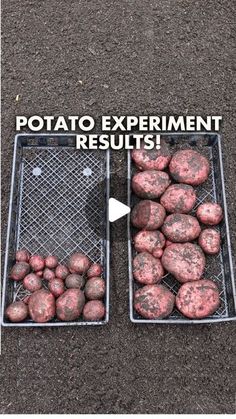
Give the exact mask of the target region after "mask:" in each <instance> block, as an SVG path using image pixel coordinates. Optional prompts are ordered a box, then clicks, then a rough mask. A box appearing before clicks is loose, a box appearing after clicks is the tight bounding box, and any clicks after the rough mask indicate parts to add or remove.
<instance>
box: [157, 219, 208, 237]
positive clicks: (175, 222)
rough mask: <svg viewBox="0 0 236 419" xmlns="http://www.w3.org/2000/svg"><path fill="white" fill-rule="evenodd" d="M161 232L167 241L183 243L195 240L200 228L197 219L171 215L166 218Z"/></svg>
mask: <svg viewBox="0 0 236 419" xmlns="http://www.w3.org/2000/svg"><path fill="white" fill-rule="evenodd" d="M161 231H162V233H163V234H164V235H165V237H166V238H167V239H168V240H171V241H172V242H174V243H185V242H188V241H192V240H195V239H196V238H197V237H198V236H199V234H200V232H201V227H200V225H199V222H198V220H197V218H195V217H192V215H187V214H171V215H168V217H166V219H165V221H164V223H163V225H162V227H161Z"/></svg>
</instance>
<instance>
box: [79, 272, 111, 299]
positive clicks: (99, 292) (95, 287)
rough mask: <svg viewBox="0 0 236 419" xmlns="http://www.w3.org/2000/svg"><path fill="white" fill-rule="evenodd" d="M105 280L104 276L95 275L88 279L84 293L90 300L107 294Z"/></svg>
mask: <svg viewBox="0 0 236 419" xmlns="http://www.w3.org/2000/svg"><path fill="white" fill-rule="evenodd" d="M105 290H106V286H105V281H104V279H102V278H99V277H94V278H90V279H88V281H87V282H86V285H85V289H84V293H85V296H86V298H88V300H100V299H101V298H103V297H104V295H105Z"/></svg>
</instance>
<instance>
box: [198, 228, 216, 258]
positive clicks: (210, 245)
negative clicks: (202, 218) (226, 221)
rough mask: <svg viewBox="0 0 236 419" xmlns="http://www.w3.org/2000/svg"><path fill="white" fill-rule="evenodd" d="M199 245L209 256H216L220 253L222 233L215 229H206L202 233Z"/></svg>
mask: <svg viewBox="0 0 236 419" xmlns="http://www.w3.org/2000/svg"><path fill="white" fill-rule="evenodd" d="M198 244H199V246H201V248H202V250H203V251H204V252H205V253H206V254H208V255H216V254H217V253H219V251H220V233H219V231H216V230H214V229H213V228H206V229H205V230H203V231H202V232H201V233H200V236H199V238H198Z"/></svg>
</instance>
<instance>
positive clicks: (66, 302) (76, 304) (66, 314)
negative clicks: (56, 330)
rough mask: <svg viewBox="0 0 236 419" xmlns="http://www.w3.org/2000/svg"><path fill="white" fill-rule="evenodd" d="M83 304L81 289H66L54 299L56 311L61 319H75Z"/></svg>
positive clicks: (83, 298) (79, 313)
mask: <svg viewBox="0 0 236 419" xmlns="http://www.w3.org/2000/svg"><path fill="white" fill-rule="evenodd" d="M84 304H85V297H84V293H83V291H81V290H80V289H78V288H76V289H73V288H71V289H68V290H67V291H65V292H64V293H63V294H62V295H61V296H60V297H59V298H58V299H57V300H56V313H57V317H58V319H60V320H62V321H66V322H68V321H73V320H76V319H77V318H78V317H79V316H80V315H81V313H82V311H83V308H84Z"/></svg>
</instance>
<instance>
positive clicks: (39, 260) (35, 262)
mask: <svg viewBox="0 0 236 419" xmlns="http://www.w3.org/2000/svg"><path fill="white" fill-rule="evenodd" d="M29 264H30V266H31V269H32V271H35V272H37V271H42V270H43V269H44V266H45V261H44V258H43V257H42V256H40V255H33V256H31V258H30V260H29Z"/></svg>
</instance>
